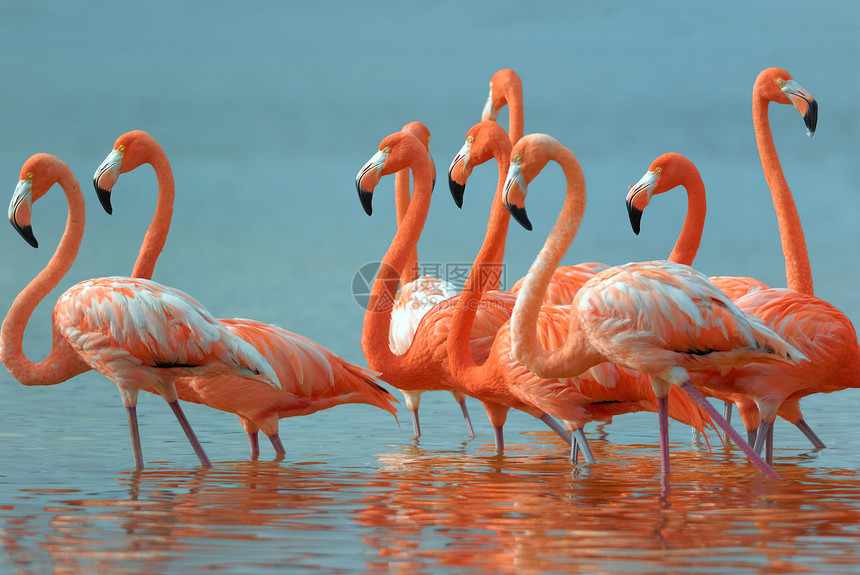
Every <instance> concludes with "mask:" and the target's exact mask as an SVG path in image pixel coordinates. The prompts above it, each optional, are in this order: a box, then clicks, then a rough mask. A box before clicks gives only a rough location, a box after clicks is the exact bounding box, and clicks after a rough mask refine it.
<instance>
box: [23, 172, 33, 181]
mask: <svg viewBox="0 0 860 575" xmlns="http://www.w3.org/2000/svg"><path fill="white" fill-rule="evenodd" d="M24 177H25V178H27V179H28V180H32V179H33V172H27V175H26V176H24Z"/></svg>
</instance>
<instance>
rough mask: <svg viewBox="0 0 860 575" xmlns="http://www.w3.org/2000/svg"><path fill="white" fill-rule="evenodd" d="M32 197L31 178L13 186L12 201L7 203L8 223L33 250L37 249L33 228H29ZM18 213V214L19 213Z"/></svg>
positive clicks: (37, 244) (37, 243)
mask: <svg viewBox="0 0 860 575" xmlns="http://www.w3.org/2000/svg"><path fill="white" fill-rule="evenodd" d="M32 197H33V181H32V179H31V177H28V178H26V179H23V180H20V181H19V182H18V185H17V186H15V193H14V194H12V201H11V202H10V203H9V222H10V223H11V224H12V227H13V228H15V230H17V232H18V233H19V234H21V237H22V238H24V239H25V240H26V241H27V243H28V244H30V245H31V246H33V247H34V248H38V247H39V242H38V241H36V236H34V235H33V228H32V226H30V205H31V202H32ZM19 212H20V213H19Z"/></svg>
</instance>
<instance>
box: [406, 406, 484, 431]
mask: <svg viewBox="0 0 860 575" xmlns="http://www.w3.org/2000/svg"><path fill="white" fill-rule="evenodd" d="M460 409H462V410H463V419H465V420H466V431H468V432H469V439H474V438H475V430H474V428H472V420H471V419H470V418H469V409H468V408H467V407H466V400H465V399H461V400H460ZM416 415H417V414H416Z"/></svg>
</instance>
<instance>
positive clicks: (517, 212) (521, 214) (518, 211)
mask: <svg viewBox="0 0 860 575" xmlns="http://www.w3.org/2000/svg"><path fill="white" fill-rule="evenodd" d="M505 207H506V208H508V211H509V212H511V215H512V216H513V217H514V219H515V220H517V222H518V223H519V224H520V225H521V226H522V227H524V228H525V229H527V230H529V231H531V230H532V223H531V221H529V216H528V214H526V209H525V208H520V207H517V206H513V205H511V204H508V203H505Z"/></svg>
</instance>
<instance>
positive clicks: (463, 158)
mask: <svg viewBox="0 0 860 575" xmlns="http://www.w3.org/2000/svg"><path fill="white" fill-rule="evenodd" d="M473 141H474V140H473V139H472V137H471V136H470V137H469V138H467V139H466V143H465V144H463V147H462V148H460V151H459V152H457V155H456V156H454V161H453V162H451V167H450V168H448V188H449V189H450V190H451V196H453V198H454V203H455V204H457V207H458V208H462V207H463V195H464V194H465V193H466V180H467V179H468V178H469V174H470V173H471V171H472V170H471V168H470V166H469V153H470V151H471V149H472V142H473ZM458 167H459V170H460V172H459V173H460V174H462V178H463V182H462V183H460V182H459V181H457V180H458V178H457V176H456V172H455V170H457V168H458Z"/></svg>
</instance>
